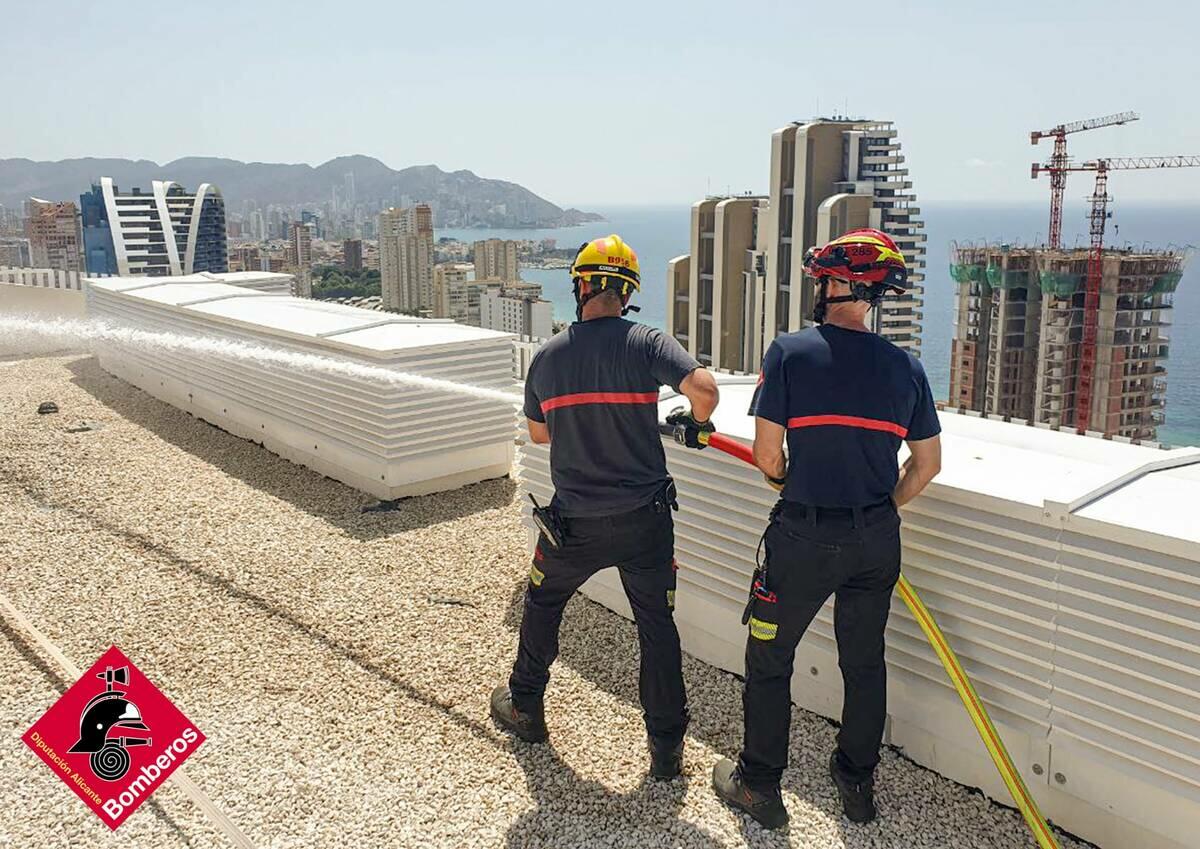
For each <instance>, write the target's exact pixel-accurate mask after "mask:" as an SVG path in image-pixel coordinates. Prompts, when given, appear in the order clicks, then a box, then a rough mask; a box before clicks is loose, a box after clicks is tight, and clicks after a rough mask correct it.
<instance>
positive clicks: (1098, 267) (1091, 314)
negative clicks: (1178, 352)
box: [1033, 156, 1200, 433]
mask: <svg viewBox="0 0 1200 849" xmlns="http://www.w3.org/2000/svg"><path fill="white" fill-rule="evenodd" d="M1041 167H1042V168H1046V167H1047V166H1041ZM1033 168H1034V173H1033V175H1034V176H1035V177H1036V176H1037V174H1038V168H1039V166H1037V165H1034V166H1033ZM1151 168H1200V156H1134V157H1115V156H1114V157H1109V158H1107V159H1092V160H1089V161H1087V162H1084V163H1083V164H1081V165H1071V164H1069V163H1068V164H1065V165H1063V166H1061V167H1060V169H1059V170H1060V173H1062V175H1063V178H1064V180H1065V178H1066V173H1067V172H1069V171H1094V172H1095V173H1096V186H1095V189H1094V190H1093V191H1092V196H1091V197H1090V198H1088V200H1090V201H1091V204H1092V208H1091V211H1090V212H1089V213H1088V233H1089V235H1090V236H1091V247H1090V249H1089V250H1088V264H1087V284H1086V289H1085V294H1084V300H1083V338H1082V340H1081V344H1080V349H1079V380H1078V383H1077V384H1076V387H1075V429H1076V430H1077V431H1078V432H1080V433H1083V432H1084V431H1086V430H1087V429H1088V427H1089V426H1090V425H1091V418H1092V383H1093V380H1094V378H1095V372H1096V333H1097V329H1098V325H1099V318H1100V282H1101V278H1102V277H1103V276H1104V229H1105V223H1106V222H1107V221H1108V216H1109V212H1108V203H1109V201H1111V200H1112V198H1111V197H1110V196H1109V194H1108V172H1109V171H1137V170H1146V169H1151Z"/></svg>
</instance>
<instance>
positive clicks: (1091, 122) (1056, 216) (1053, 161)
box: [1029, 112, 1140, 248]
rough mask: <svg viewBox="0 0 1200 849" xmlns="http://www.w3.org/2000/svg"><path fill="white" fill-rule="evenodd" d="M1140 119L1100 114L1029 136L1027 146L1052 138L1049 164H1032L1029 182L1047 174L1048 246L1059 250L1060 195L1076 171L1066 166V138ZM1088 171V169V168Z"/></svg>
mask: <svg viewBox="0 0 1200 849" xmlns="http://www.w3.org/2000/svg"><path fill="white" fill-rule="evenodd" d="M1139 117H1140V116H1139V115H1138V114H1137V113H1136V112H1118V113H1117V114H1115V115H1104V116H1102V117H1100V118H1088V119H1086V120H1083V121H1073V122H1071V123H1070V124H1059V125H1058V126H1057V127H1054V128H1052V129H1049V130H1034V131H1033V132H1032V133H1030V134H1029V142H1030V144H1037V143H1038V141H1039V140H1040V139H1044V138H1049V137H1051V136H1053V137H1054V153H1052V154H1050V161H1049V162H1047V163H1046V164H1044V165H1042V164H1039V163H1034V165H1033V174H1032V175H1031V176H1032V177H1033V179H1035V180H1036V179H1037V178H1038V174H1040V173H1041V172H1042V171H1045V172H1047V173H1048V174H1049V175H1050V242H1049V244H1050V247H1052V248H1058V247H1061V242H1062V206H1063V193H1064V192H1065V191H1066V188H1067V172H1068V171H1078V170H1081V169H1079V168H1071V167H1069V166H1070V164H1071V160H1070V158H1069V157H1068V156H1067V136H1068V135H1070V134H1071V133H1078V132H1082V131H1083V130H1095V129H1098V128H1100V127H1111V126H1113V125H1115V124H1126V123H1128V122H1130V121H1136V120H1137V119H1138V118H1139ZM1088 170H1090V169H1088Z"/></svg>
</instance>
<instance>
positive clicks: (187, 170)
mask: <svg viewBox="0 0 1200 849" xmlns="http://www.w3.org/2000/svg"><path fill="white" fill-rule="evenodd" d="M347 174H353V175H354V178H353V183H354V192H355V197H356V199H357V201H358V203H360V204H381V205H382V206H385V207H386V206H399V205H400V204H401V203H402V202H403V200H404V199H409V200H411V201H412V202H414V203H419V202H426V203H429V204H430V205H431V206H432V207H433V213H434V226H437V227H564V226H570V225H573V224H579V223H582V222H585V221H599V220H602V218H601V217H600V216H598V215H594V214H592V213H588V212H580V211H579V210H577V209H562V208H560V207H558V206H556V205H554V204H553V203H551V202H550V201H548V200H546V199H545V198H542V197H539V196H538V195H536V194H534V193H533V192H531V191H529V190H528V189H526V188H524V187H523V186H519V185H517V184H516V183H510V182H508V181H506V180H491V179H487V178H485V177H479V176H477V175H475V174H473V173H472V172H470V171H451V172H447V171H443V170H442V169H440V168H438V167H437V166H436V165H416V166H412V167H409V168H403V169H401V170H399V171H396V170H394V169H392V168H389V167H388V166H387V165H385V164H384V163H382V162H380V161H379V160H378V159H374V158H372V157H370V156H339V157H338V158H337V159H331V160H329V161H328V162H326V163H324V164H323V165H318V166H316V167H315V168H314V167H313V166H311V165H304V164H301V165H287V164H282V163H271V162H239V161H237V160H235V159H222V158H218V157H204V156H188V157H184V158H183V159H176V160H175V161H174V162H168V163H166V164H165V165H159V164H158V163H157V162H151V161H150V160H147V159H136V160H135V159H97V158H91V157H88V158H83V159H64V160H61V161H59V162H35V161H33V160H30V159H0V203H2V204H5V205H11V206H18V207H19V205H20V203H21V202H22V201H24V200H25V199H26V198H29V197H31V196H32V197H39V198H44V199H46V200H73V201H76V202H78V200H79V195H80V194H82V193H85V192H87V191H88V189H89V187H90V186H91V184H92V183H93V182H96V181H98V180H99V178H100V177H112V178H113V180H114V181H115V182H116V184H117V187H118V188H120V189H121V190H122V191H125V190H128V189H132V188H134V187H135V186H136V187H138V188H141V189H143V190H145V191H149V189H150V181H151V180H174V181H175V182H177V183H179V184H181V185H183V186H184V187H185V188H187V189H195V188H196V187H197V186H198V185H199V184H200V183H213V184H215V185H216V186H217V187H218V188H219V189H220V190H221V194H222V195H223V196H224V198H225V205H226V208H227V209H228V210H229V211H230V212H235V213H236V212H240V211H241V210H242V207H243V203H244V202H245V201H252V202H253V203H255V204H257V205H258V206H261V207H266V206H267V205H268V204H279V205H281V206H289V207H290V206H297V205H310V206H312V208H313V211H317V209H318V205H319V204H322V203H326V202H328V201H330V200H331V199H332V198H333V193H334V191H335V190H336V191H337V193H338V196H339V198H340V202H342V203H344V202H345V198H346V194H347V188H346V184H347V179H346V175H347Z"/></svg>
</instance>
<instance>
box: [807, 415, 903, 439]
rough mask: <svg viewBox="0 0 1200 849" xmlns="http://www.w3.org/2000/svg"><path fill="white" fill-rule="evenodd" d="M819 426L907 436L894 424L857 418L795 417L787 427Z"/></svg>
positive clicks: (901, 426) (901, 428)
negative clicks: (851, 428) (854, 428)
mask: <svg viewBox="0 0 1200 849" xmlns="http://www.w3.org/2000/svg"><path fill="white" fill-rule="evenodd" d="M821 425H840V426H842V427H860V428H863V429H864V430H883V431H887V432H888V433H894V434H896V436H898V437H900V438H901V439H903V438H904V437H906V436H908V428H906V427H904V426H903V425H898V424H896V423H895V422H886V421H884V420H882V419H864V418H861V417H859V416H797V417H796V418H792V419H788V427H819V426H821Z"/></svg>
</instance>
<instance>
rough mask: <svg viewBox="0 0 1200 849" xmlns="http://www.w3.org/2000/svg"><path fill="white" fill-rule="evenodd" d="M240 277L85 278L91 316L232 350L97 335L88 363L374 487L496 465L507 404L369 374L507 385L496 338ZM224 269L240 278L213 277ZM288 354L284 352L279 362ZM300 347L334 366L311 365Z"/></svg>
mask: <svg viewBox="0 0 1200 849" xmlns="http://www.w3.org/2000/svg"><path fill="white" fill-rule="evenodd" d="M244 277H245V278H246V279H244V280H241V279H238V277H237V275H204V274H198V275H191V276H189V277H186V278H108V279H89V280H88V286H87V299H88V312H89V314H90V315H91V316H93V317H96V318H101V319H110V320H112V322H113V323H114V324H119V325H121V326H128V327H133V328H137V329H141V330H146V331H150V332H155V333H170V334H180V335H182V336H184V337H186V338H187V339H193V340H196V339H198V340H208V341H210V342H211V341H213V340H216V341H218V342H219V341H221V340H228V341H229V342H233V343H240V347H239V348H238V350H237V351H234V352H217V353H214V352H213V351H211V350H205V349H203V348H199V349H196V350H190V349H189V348H188V346H187V345H186V344H184V345H181V346H170V347H167V348H163V347H162V346H161V345H148V346H144V345H141V344H139V343H138V342H137V340H136V339H133V338H131V340H130V341H129V342H124V341H122V342H114V343H112V344H108V343H106V344H105V345H104V346H102V347H101V348H100V349H99V350H98V351H97V356H98V358H99V361H100V364H101V365H102V366H103V367H104V369H105V370H107V371H109V372H110V373H112V374H114V375H116V376H117V377H121V378H123V379H125V380H127V381H129V382H130V383H132V384H134V385H135V386H138V387H139V388H141V389H143V390H145V391H146V392H148V393H150V394H151V395H154V396H155V397H157V398H160V399H161V400H163V401H166V402H167V403H169V404H172V405H174V406H176V407H179V408H180V409H182V410H186V411H187V412H189V413H191V414H192V415H195V416H197V417H199V418H202V419H204V420H206V421H208V422H211V423H212V424H214V425H217V426H218V427H220V428H222V429H223V430H227V431H229V432H231V433H233V434H236V435H237V436H241V437H243V438H246V439H250V440H253V441H255V442H259V443H261V444H263V445H264V446H265V447H266V448H268V449H269V450H271V451H273V452H274V453H276V454H279V455H280V456H282V457H286V458H287V459H289V460H291V461H293V462H296V463H300V464H302V465H305V466H308V467H310V468H312V469H315V470H317V471H319V472H321V473H322V474H325V475H327V476H329V477H331V478H334V479H336V480H340V481H342V482H344V483H346V484H349V485H350V486H353V487H356V488H358V489H361V490H363V491H365V492H369V493H371V494H373V495H375V496H377V497H379V498H383V499H391V498H399V497H402V496H409V495H419V494H425V493H429V492H437V491H441V490H445V489H450V488H454V487H458V486H463V485H465V484H468V483H475V482H478V481H481V480H486V479H488V478H494V477H501V476H504V475H507V474H508V473H509V472H510V470H511V466H512V453H513V438H512V422H513V405H512V404H511V403H507V402H504V401H503V400H495V399H488V398H479V399H476V398H470V397H463V396H462V395H461V394H459V393H457V392H450V391H445V390H441V389H438V388H427V387H419V386H412V385H406V384H402V383H395V382H386V381H384V382H381V381H380V380H379V377H380V375H381V374H384V375H385V376H386V373H387V372H391V373H396V372H402V373H406V374H411V375H418V376H424V377H432V378H439V379H443V380H452V381H458V382H469V383H471V384H473V385H475V386H482V387H485V388H490V389H493V390H507V389H511V388H512V386H513V380H512V374H511V368H512V366H511V363H512V354H511V337H510V336H508V335H507V334H503V333H496V332H494V331H490V330H481V329H479V328H475V327H466V326H463V325H458V324H454V323H452V322H448V321H438V320H422V319H414V318H407V317H405V316H400V315H393V314H389V313H382V314H381V313H379V312H374V311H370V310H363V309H358V308H356V307H347V306H342V305H340V304H333V303H327V302H322V301H314V300H308V299H301V298H292V297H289V296H287V295H285V294H279V293H277V291H273V290H271V289H268V290H267V291H262V290H260V289H259V288H257V286H259V285H261V286H268V287H276V288H277V287H278V286H279V285H280V281H278V280H273V279H270V278H277V277H284V278H287V275H262V274H258V273H254V272H251V273H249V274H247V275H244ZM224 278H230V279H232V280H233V282H238V283H243V284H245V285H236V286H235V285H231V284H230V283H228V282H220V281H221V279H224ZM287 279H288V280H290V278H287ZM247 346H259V347H266V348H269V349H271V351H272V352H273V355H274V356H273V358H267V359H266V360H264V359H261V358H256V357H255V356H248V353H249V352H247V350H246V348H247ZM193 347H194V346H193ZM231 353H232V354H236V355H235V356H230V355H229V354H231ZM289 354H291V355H296V356H294V357H292V358H291V359H290V360H289V359H288V355H289ZM306 355H315V356H318V357H326V358H329V357H333V358H336V360H337V361H340V362H341V363H343V364H348V367H346V368H332V369H327V368H325V369H323V368H313V363H312V361H311V360H308V361H306V360H305V359H304V358H305V356H306ZM326 362H328V361H326ZM355 365H357V366H364V367H366V369H362V368H359V369H358V370H357V371H356V370H355V368H354V366H355ZM372 369H374V371H372ZM380 370H382V372H381V371H380ZM515 398H516V396H514V400H515Z"/></svg>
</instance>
